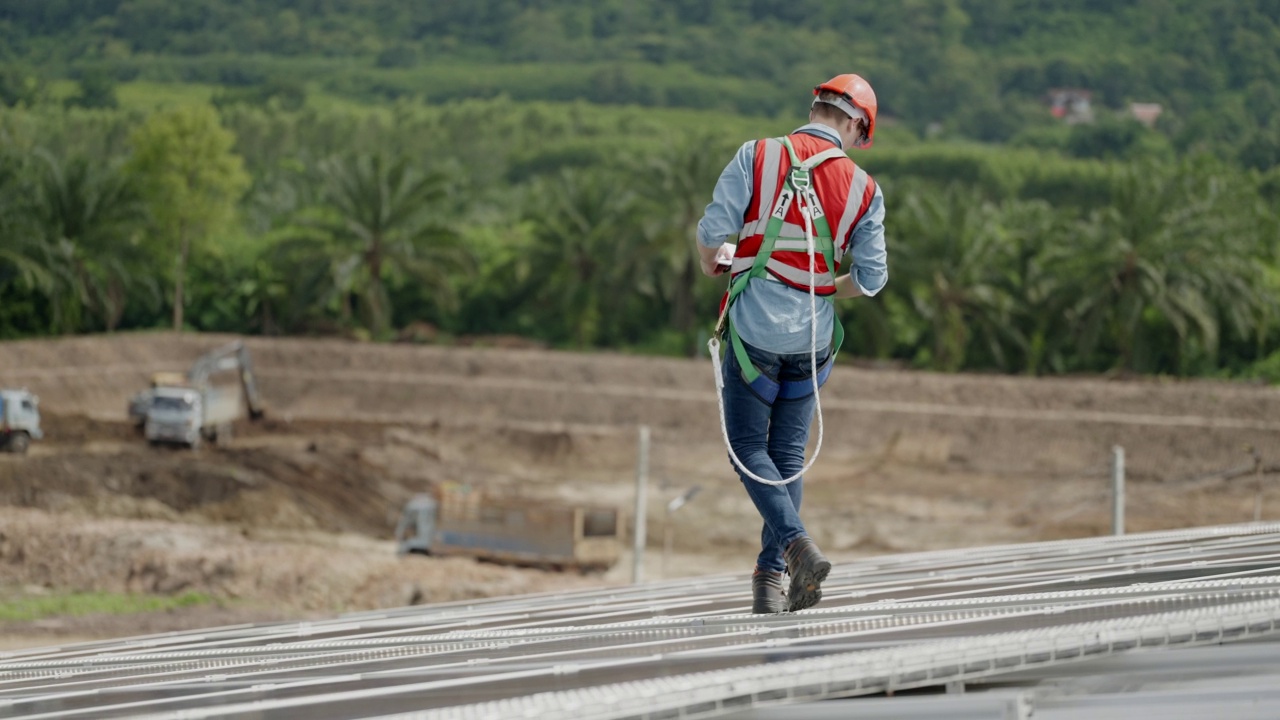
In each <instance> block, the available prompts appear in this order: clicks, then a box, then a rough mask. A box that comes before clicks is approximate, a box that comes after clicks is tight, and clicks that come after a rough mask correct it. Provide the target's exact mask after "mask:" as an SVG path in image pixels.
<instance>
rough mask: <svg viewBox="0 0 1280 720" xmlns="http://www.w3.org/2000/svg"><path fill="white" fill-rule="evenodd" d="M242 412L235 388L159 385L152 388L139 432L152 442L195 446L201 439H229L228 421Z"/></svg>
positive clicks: (197, 445) (231, 421)
mask: <svg viewBox="0 0 1280 720" xmlns="http://www.w3.org/2000/svg"><path fill="white" fill-rule="evenodd" d="M243 415H244V403H242V402H241V401H240V392H239V390H236V389H230V388H215V387H207V386H206V387H205V388H204V389H203V390H197V389H195V388H189V387H165V386H160V387H157V388H155V390H153V391H152V394H151V406H150V407H149V408H148V409H147V420H146V423H145V424H144V425H143V433H144V434H145V435H146V437H147V442H149V443H151V444H152V445H159V444H161V443H177V444H179V445H186V446H187V447H189V448H192V449H195V448H198V447H200V443H201V441H202V440H209V441H210V442H215V443H217V442H226V441H227V440H229V439H230V438H231V423H233V422H234V421H236V420H237V419H239V418H240V417H242V416H243Z"/></svg>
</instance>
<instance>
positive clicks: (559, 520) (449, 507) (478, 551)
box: [396, 487, 623, 572]
mask: <svg viewBox="0 0 1280 720" xmlns="http://www.w3.org/2000/svg"><path fill="white" fill-rule="evenodd" d="M622 530H623V528H622V523H621V522H619V515H618V511H617V509H616V508H610V507H592V506H583V505H567V504H560V503H552V502H546V501H532V500H530V499H528V498H500V497H494V496H492V495H489V494H486V493H483V492H479V491H476V490H473V489H471V488H467V487H462V488H446V489H445V490H443V491H441V492H439V493H437V494H435V495H418V496H415V497H414V498H413V499H412V500H410V501H409V503H408V504H407V505H406V506H405V508H404V511H403V513H402V514H401V517H400V522H399V523H398V524H397V526H396V542H397V547H398V552H399V554H401V555H403V554H407V553H422V554H426V555H465V556H470V557H475V558H478V559H481V560H489V561H493V562H501V563H506V564H511V565H524V566H533V567H544V568H550V569H555V570H566V569H572V570H579V571H582V572H591V571H600V570H605V569H607V568H609V567H610V566H612V565H613V564H614V563H616V562H617V561H618V556H619V554H620V552H621V549H622V545H623V537H622Z"/></svg>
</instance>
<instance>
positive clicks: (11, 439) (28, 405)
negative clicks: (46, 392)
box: [0, 390, 44, 454]
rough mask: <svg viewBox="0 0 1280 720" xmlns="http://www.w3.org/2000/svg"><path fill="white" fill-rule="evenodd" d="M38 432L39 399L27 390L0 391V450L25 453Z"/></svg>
mask: <svg viewBox="0 0 1280 720" xmlns="http://www.w3.org/2000/svg"><path fill="white" fill-rule="evenodd" d="M43 437H44V433H43V432H41V430H40V398H38V397H36V396H35V395H32V394H31V393H30V392H28V391H27V390H0V450H3V451H6V452H11V453H19V454H22V453H25V452H26V451H27V448H29V447H30V446H31V441H32V440H39V439H41V438H43Z"/></svg>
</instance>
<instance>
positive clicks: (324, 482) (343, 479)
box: [0, 415, 438, 538]
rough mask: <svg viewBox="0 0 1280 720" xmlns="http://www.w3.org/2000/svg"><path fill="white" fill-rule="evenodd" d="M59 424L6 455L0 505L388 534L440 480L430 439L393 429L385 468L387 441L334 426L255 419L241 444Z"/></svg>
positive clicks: (66, 420)
mask: <svg viewBox="0 0 1280 720" xmlns="http://www.w3.org/2000/svg"><path fill="white" fill-rule="evenodd" d="M363 429H365V430H366V431H367V432H365V433H364V434H365V435H366V436H375V435H379V434H382V435H385V434H386V433H387V432H388V431H387V429H385V428H372V427H367V428H363ZM62 432H66V434H65V435H63V434H59V435H57V437H58V442H57V443H52V444H50V445H46V446H42V447H39V448H38V451H37V452H35V453H34V454H33V455H32V456H31V457H27V458H6V459H5V461H4V462H0V504H3V505H9V506H16V507H28V508H39V509H44V510H51V511H57V512H74V513H79V514H82V515H90V516H115V517H132V518H156V519H166V520H184V521H187V522H202V523H208V522H219V523H232V524H238V525H244V526H248V527H254V528H276V529H292V530H323V531H327V532H354V533H361V534H364V535H368V536H371V537H383V538H385V537H389V536H390V533H391V530H392V529H393V528H394V525H395V519H396V515H397V513H398V512H399V509H400V508H401V507H403V505H404V503H405V502H407V501H408V499H409V498H410V497H411V496H412V495H414V494H415V493H419V492H426V491H428V490H429V489H430V488H431V486H432V484H433V483H434V482H435V481H437V479H438V478H437V475H436V474H435V470H436V468H438V462H437V461H436V460H435V459H434V458H432V457H431V455H430V451H429V449H426V450H423V449H421V448H415V447H414V446H413V445H409V444H406V443H398V442H395V441H394V440H390V441H384V442H389V443H390V445H393V446H394V451H395V452H396V453H398V454H399V455H401V456H402V458H401V462H400V463H399V464H397V466H396V467H388V466H387V464H386V463H384V462H382V461H381V460H382V458H383V457H384V456H385V455H387V452H388V450H387V449H386V448H385V447H384V448H382V449H376V448H371V446H370V444H369V443H368V442H367V441H361V440H360V439H359V438H352V437H350V436H346V435H338V434H332V433H324V434H314V433H313V434H297V433H293V432H290V433H285V434H281V433H279V432H277V433H276V434H266V433H268V431H267V430H266V429H259V430H258V431H257V432H258V435H256V436H254V438H246V439H245V440H244V441H243V442H242V443H241V444H239V445H233V446H230V447H226V448H218V447H206V448H203V449H201V450H200V451H198V452H191V451H186V450H179V449H168V448H151V447H149V446H147V445H146V444H145V443H144V442H143V441H142V440H141V438H139V437H137V433H136V431H135V430H134V429H133V428H131V427H130V426H128V425H126V424H124V423H109V422H102V421H93V420H87V419H84V418H75V417H67V416H58V415H53V416H50V417H49V433H50V435H51V436H53V435H54V433H62ZM390 437H392V438H394V437H395V433H391V436H390ZM255 438H256V439H263V438H266V439H270V440H271V442H261V443H255V442H254V441H253V440H254V439H255ZM409 466H411V467H412V468H413V470H412V471H407V470H406V469H405V468H406V467H409Z"/></svg>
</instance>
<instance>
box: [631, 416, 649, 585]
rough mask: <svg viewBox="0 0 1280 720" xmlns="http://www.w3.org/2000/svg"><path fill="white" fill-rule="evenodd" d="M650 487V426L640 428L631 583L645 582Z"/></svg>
mask: <svg viewBox="0 0 1280 720" xmlns="http://www.w3.org/2000/svg"><path fill="white" fill-rule="evenodd" d="M648 485H649V426H648V425H641V426H640V447H639V458H637V460H636V527H635V532H634V535H635V546H634V547H633V549H632V555H633V557H632V566H631V582H633V583H640V582H644V543H645V522H646V519H645V491H646V490H647V486H648Z"/></svg>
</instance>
